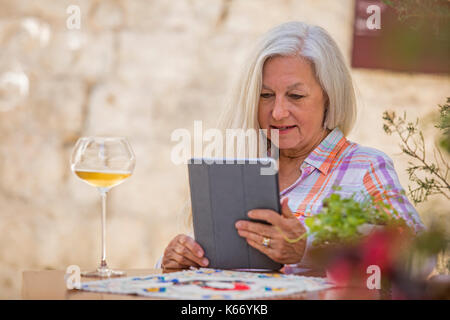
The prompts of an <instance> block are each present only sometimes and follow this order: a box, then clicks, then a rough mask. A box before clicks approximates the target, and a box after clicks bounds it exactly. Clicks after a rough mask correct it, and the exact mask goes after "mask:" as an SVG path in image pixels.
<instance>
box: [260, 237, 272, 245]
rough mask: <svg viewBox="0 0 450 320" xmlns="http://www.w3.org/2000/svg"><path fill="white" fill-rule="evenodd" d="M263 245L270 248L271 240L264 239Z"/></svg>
mask: <svg viewBox="0 0 450 320" xmlns="http://www.w3.org/2000/svg"><path fill="white" fill-rule="evenodd" d="M262 245H263V246H264V247H266V248H268V247H269V245H270V238H266V237H263V241H262Z"/></svg>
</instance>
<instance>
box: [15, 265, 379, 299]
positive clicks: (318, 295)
mask: <svg viewBox="0 0 450 320" xmlns="http://www.w3.org/2000/svg"><path fill="white" fill-rule="evenodd" d="M126 271H127V276H143V275H149V274H161V273H166V272H167V271H164V272H163V270H161V269H133V270H126ZM175 271H180V270H172V271H169V272H175ZM64 274H65V271H64V270H38V271H24V272H23V277H22V299H25V300H148V299H151V298H148V297H142V296H136V295H119V294H110V293H100V292H88V291H79V290H68V289H67V287H66V282H65V280H64ZM300 275H305V276H319V275H320V273H316V272H309V273H303V274H300ZM92 280H96V278H84V277H82V278H81V281H82V282H84V281H92ZM275 299H281V300H335V299H344V300H359V299H368V300H373V299H381V297H380V292H379V291H378V290H368V289H365V288H331V289H326V290H320V291H315V292H307V293H298V294H293V295H289V296H280V297H276V298H275Z"/></svg>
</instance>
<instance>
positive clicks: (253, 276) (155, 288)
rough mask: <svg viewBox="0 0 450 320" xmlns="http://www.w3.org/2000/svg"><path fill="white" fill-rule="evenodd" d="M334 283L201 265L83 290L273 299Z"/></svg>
mask: <svg viewBox="0 0 450 320" xmlns="http://www.w3.org/2000/svg"><path fill="white" fill-rule="evenodd" d="M332 286H333V285H332V284H331V283H329V282H327V280H326V278H317V277H305V276H295V275H285V274H280V273H256V272H242V271H230V270H218V269H207V268H201V269H193V270H186V271H179V272H174V273H167V274H159V275H154V274H153V275H149V276H140V277H126V278H112V279H106V280H97V281H90V282H83V283H82V284H81V288H80V290H86V291H95V292H108V293H117V294H135V295H142V296H149V297H154V298H166V299H185V300H212V299H252V298H271V297H275V296H279V295H289V294H293V293H300V292H305V291H314V290H323V289H327V288H330V287H332Z"/></svg>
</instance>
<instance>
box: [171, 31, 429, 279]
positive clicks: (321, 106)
mask: <svg viewBox="0 0 450 320" xmlns="http://www.w3.org/2000/svg"><path fill="white" fill-rule="evenodd" d="M355 118H356V105H355V94H354V89H353V85H352V79H351V76H350V73H349V70H348V68H347V67H346V65H345V63H344V59H343V56H342V54H341V52H340V51H339V48H338V47H337V45H336V43H335V42H334V41H333V39H332V38H331V37H330V35H329V34H328V33H327V32H326V31H325V30H324V29H322V28H320V27H317V26H312V25H308V24H305V23H301V22H289V23H285V24H282V25H280V26H278V27H275V28H274V29H272V30H270V31H269V32H268V33H267V34H266V35H264V36H263V37H262V39H261V41H260V42H259V44H258V45H257V47H256V48H255V50H254V52H253V54H252V55H251V60H250V61H248V64H247V66H246V68H244V71H243V74H242V75H241V78H240V82H239V83H238V86H237V90H236V93H235V95H234V100H232V101H231V104H230V108H229V110H228V113H227V118H226V121H225V124H224V126H225V128H242V129H245V130H247V129H249V128H253V129H267V130H268V132H270V129H275V130H279V142H278V147H279V150H280V155H279V172H278V175H279V186H280V190H281V192H280V197H281V198H282V212H281V215H280V214H279V213H278V212H274V211H272V210H259V209H258V210H252V211H251V212H249V217H250V218H252V219H258V220H264V221H266V222H268V223H269V225H266V224H262V223H258V222H251V221H238V222H237V223H236V230H237V232H238V233H239V235H240V236H242V237H244V238H245V239H246V240H247V242H248V244H249V245H251V246H252V247H254V248H256V249H257V250H259V251H261V252H262V253H264V254H266V255H267V256H269V257H270V258H271V259H273V260H274V261H277V262H279V263H282V264H284V265H285V267H286V266H287V267H293V266H303V265H305V266H307V265H308V258H307V256H308V254H307V252H308V248H309V246H310V242H311V239H309V238H306V237H301V235H302V234H303V233H305V232H306V229H305V226H304V223H303V220H304V217H306V216H310V215H314V214H316V213H318V212H320V211H321V208H322V203H323V200H324V199H325V198H327V197H329V196H330V194H331V193H334V192H339V193H340V194H341V195H342V196H346V197H350V196H353V197H357V198H358V199H357V200H358V201H363V200H364V199H365V198H366V197H367V196H374V197H375V198H379V199H381V196H382V194H386V193H388V194H389V195H390V197H389V199H390V200H389V201H390V202H391V205H393V207H394V208H395V209H396V210H397V211H398V212H399V213H400V214H401V215H402V216H403V217H404V218H405V219H406V220H407V223H408V224H409V225H410V226H411V227H412V228H414V229H415V230H416V231H418V230H420V229H422V228H423V224H422V222H421V221H420V218H419V216H418V214H417V212H416V210H415V209H414V207H413V206H412V205H411V204H410V202H409V201H408V199H407V198H406V197H405V195H404V193H403V192H402V191H403V188H402V186H401V185H400V183H399V179H398V177H397V174H396V172H395V169H394V165H393V162H392V160H391V159H390V158H389V157H388V156H387V155H385V154H384V153H383V152H381V151H378V150H376V149H373V148H368V147H363V146H361V145H359V144H357V143H354V142H351V141H349V140H347V139H346V136H347V134H348V133H349V131H350V130H351V128H352V125H353V123H354V121H355ZM267 138H268V139H269V140H270V134H269V135H268V137H267ZM336 185H338V186H340V187H341V188H340V190H339V191H336V190H335V188H333V187H334V186H336ZM355 195H356V196H355ZM189 266H202V267H206V266H208V259H207V258H206V257H205V253H204V251H203V249H202V248H201V246H200V245H199V244H198V243H197V242H195V240H194V239H193V238H191V237H190V236H187V235H178V236H176V237H175V238H174V239H173V240H172V241H171V242H170V243H169V245H168V246H167V248H166V250H165V252H164V256H163V258H162V267H163V268H186V267H189ZM285 270H286V268H285Z"/></svg>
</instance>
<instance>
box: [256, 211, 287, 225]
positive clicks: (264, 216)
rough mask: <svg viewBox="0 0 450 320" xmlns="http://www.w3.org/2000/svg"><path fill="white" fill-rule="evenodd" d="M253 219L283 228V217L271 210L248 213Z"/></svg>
mask: <svg viewBox="0 0 450 320" xmlns="http://www.w3.org/2000/svg"><path fill="white" fill-rule="evenodd" d="M248 216H249V217H250V218H251V219H257V220H263V221H266V222H268V223H270V224H271V225H274V226H281V225H282V223H283V218H282V216H281V215H280V214H279V213H278V212H276V211H273V210H269V209H253V210H250V211H249V212H248Z"/></svg>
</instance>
